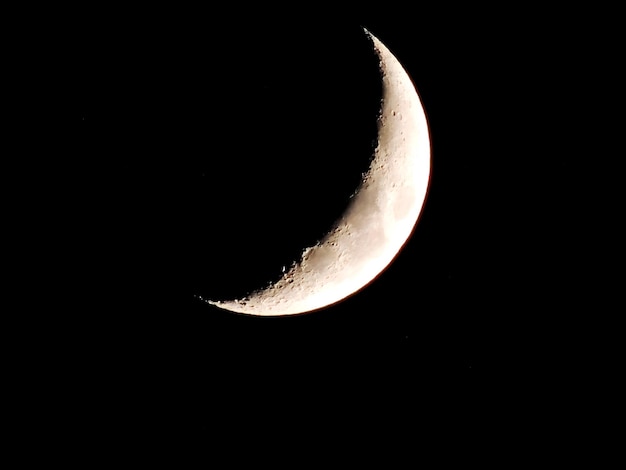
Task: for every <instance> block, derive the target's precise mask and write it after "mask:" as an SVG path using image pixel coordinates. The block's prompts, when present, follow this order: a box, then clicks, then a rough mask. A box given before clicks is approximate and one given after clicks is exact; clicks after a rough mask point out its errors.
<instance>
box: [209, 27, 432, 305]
mask: <svg viewBox="0 0 626 470" xmlns="http://www.w3.org/2000/svg"><path fill="white" fill-rule="evenodd" d="M364 31H365V34H366V35H367V37H368V38H369V40H370V41H371V43H372V45H373V49H374V51H375V53H376V55H377V57H378V59H379V67H380V72H381V77H382V100H381V108H380V112H379V116H378V138H377V143H376V148H375V150H374V155H373V158H372V160H371V163H370V166H369V169H368V170H367V171H366V172H365V173H364V174H363V177H362V179H361V181H360V184H359V186H358V188H356V190H355V192H354V194H353V195H352V197H351V198H350V201H349V204H348V206H347V208H346V210H345V212H344V213H343V215H342V216H341V217H339V219H338V220H337V221H336V222H335V223H334V225H333V226H332V227H330V228H329V231H328V232H327V234H326V235H325V236H324V237H323V238H322V239H321V240H320V241H318V242H317V243H316V244H315V245H314V246H310V247H307V248H305V249H304V250H303V253H302V255H301V258H300V260H299V261H297V262H294V263H293V265H292V266H291V267H290V268H289V269H285V270H284V272H283V275H282V277H281V278H280V279H279V280H278V281H277V282H275V283H272V284H270V285H268V286H267V287H265V288H262V289H259V290H257V291H254V292H252V293H250V294H249V295H247V296H246V297H244V298H240V299H232V300H208V299H202V300H205V301H206V302H208V303H209V304H211V305H214V306H216V307H219V308H222V309H226V310H230V311H232V312H237V313H243V314H250V315H264V316H280V315H295V314H303V313H307V312H312V311H315V310H319V309H322V308H325V307H328V306H330V305H333V304H336V303H338V302H340V301H342V300H344V299H346V298H347V297H349V296H351V295H353V294H355V293H356V292H358V291H360V290H361V289H362V288H363V287H365V286H366V285H368V284H369V283H371V282H372V281H373V280H374V279H375V278H376V277H377V276H379V275H380V274H381V273H382V272H383V271H384V270H385V269H386V268H387V267H388V266H389V265H390V264H391V262H392V261H393V260H394V259H395V257H396V256H397V255H398V253H399V252H400V251H401V249H402V248H403V246H404V245H405V244H406V242H407V240H408V239H409V238H410V236H411V234H412V232H413V230H414V228H415V226H416V224H417V221H418V219H419V216H420V213H421V211H422V207H423V205H424V201H425V199H426V194H427V190H428V184H429V178H430V137H429V131H428V123H427V120H426V115H425V113H424V109H423V106H422V103H421V101H420V98H419V95H418V93H417V91H416V89H415V87H414V85H413V83H412V81H411V79H410V77H409V75H408V74H407V72H406V71H405V69H404V68H403V67H402V65H401V64H400V62H399V61H398V59H396V57H395V56H394V55H393V54H392V53H391V52H390V51H389V49H388V48H387V47H386V46H385V45H384V44H383V43H382V42H381V41H380V40H379V39H378V38H376V37H375V36H374V35H373V34H371V33H370V32H369V31H367V30H366V29H365V30H364Z"/></svg>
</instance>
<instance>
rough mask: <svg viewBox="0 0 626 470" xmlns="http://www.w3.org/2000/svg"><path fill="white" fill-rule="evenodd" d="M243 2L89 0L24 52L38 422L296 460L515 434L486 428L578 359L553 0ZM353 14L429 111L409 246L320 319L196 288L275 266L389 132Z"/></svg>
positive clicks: (125, 439)
mask: <svg viewBox="0 0 626 470" xmlns="http://www.w3.org/2000/svg"><path fill="white" fill-rule="evenodd" d="M247 8H248V7H246V9H247ZM253 10H254V11H251V10H246V15H245V16H244V15H242V14H241V12H238V11H236V12H230V13H226V12H220V13H217V12H216V11H204V10H202V11H200V10H198V11H192V10H183V9H182V8H181V11H178V10H177V11H171V10H168V11H155V10H151V11H146V10H141V11H128V10H120V11H116V10H108V11H104V10H99V11H89V12H87V11H85V12H83V16H82V18H80V19H78V20H77V21H76V23H73V24H72V27H71V28H61V27H58V28H54V27H53V30H54V31H53V34H52V35H51V36H49V39H50V40H49V41H41V42H39V43H38V44H37V47H36V48H35V50H36V51H37V52H38V54H37V55H36V57H35V58H33V59H31V61H32V62H34V63H35V64H36V66H35V68H36V69H37V71H36V73H33V74H32V75H29V76H28V77H27V78H28V81H27V87H30V90H31V94H29V95H28V96H31V97H32V96H35V98H33V101H34V102H35V103H34V104H33V106H32V107H29V106H30V104H26V101H25V104H24V106H23V111H24V114H25V115H27V117H28V120H29V122H32V128H31V132H30V134H31V137H30V138H29V139H27V140H26V142H27V144H26V146H25V149H24V150H23V154H24V156H23V157H20V159H19V166H20V169H21V173H20V174H21V175H22V176H23V179H24V181H25V182H26V183H27V185H26V186H22V189H21V191H20V192H19V193H16V194H18V196H13V197H16V198H17V200H19V201H20V202H26V203H27V206H28V208H29V209H28V211H23V212H21V211H19V210H18V211H16V212H17V214H18V218H19V219H20V222H21V223H20V224H18V225H17V227H18V228H19V230H20V235H19V238H20V242H21V245H26V248H24V249H23V250H20V251H19V252H18V253H17V254H18V257H20V260H21V261H20V265H21V270H22V271H23V274H22V271H19V273H18V276H17V277H20V276H24V277H26V276H28V277H29V278H30V277H31V276H32V275H33V272H34V278H35V280H34V281H35V282H33V284H32V285H37V286H38V287H37V288H32V289H27V290H26V291H25V292H24V293H23V294H22V298H23V299H24V302H23V304H22V305H23V309H22V310H23V313H22V314H21V316H20V318H22V319H25V320H24V321H21V322H20V324H23V323H25V324H26V326H25V327H22V329H21V330H20V331H22V332H23V335H24V337H25V338H26V341H19V343H20V345H21V346H20V347H19V348H18V349H17V352H16V353H14V354H15V356H16V357H19V358H24V357H26V358H28V359H29V360H30V361H31V362H30V363H31V364H33V366H30V367H29V368H24V369H22V373H23V374H24V375H25V377H27V378H28V379H29V380H33V381H34V382H35V383H37V384H38V385H37V386H33V387H25V389H26V390H25V393H26V394H27V396H28V397H31V398H30V399H31V402H32V403H33V407H35V405H34V404H35V403H36V404H37V406H36V409H37V410H38V411H37V412H36V414H37V416H38V421H37V422H43V423H47V424H45V426H46V427H45V428H44V429H48V432H57V433H60V434H62V435H63V436H67V439H69V440H71V439H77V440H78V441H79V442H80V445H81V446H83V447H84V448H85V449H88V452H100V450H99V449H101V446H102V445H103V442H104V443H106V444H105V447H106V446H107V445H109V446H111V447H112V448H114V449H117V448H125V447H128V448H135V447H137V446H142V445H144V443H150V442H154V441H158V442H161V441H163V442H167V443H170V444H171V443H172V442H174V441H176V442H182V443H183V444H185V445H190V446H195V445H196V444H202V445H209V446H210V447H211V448H223V447H224V446H226V445H228V444H232V445H233V446H234V443H236V442H237V441H239V440H240V439H242V438H246V441H247V438H250V437H251V438H252V439H251V440H252V441H255V442H256V441H257V439H258V440H259V441H260V442H263V443H266V444H267V442H268V439H269V441H270V442H274V443H275V444H273V445H278V444H277V443H280V446H281V447H291V446H296V447H297V448H299V449H303V450H302V452H304V453H303V454H300V456H299V457H298V458H299V459H301V461H308V459H309V458H312V456H314V455H316V454H318V453H322V454H325V452H326V451H327V450H328V449H333V448H335V447H337V448H346V446H347V442H348V441H352V440H353V439H355V440H356V441H357V442H359V444H357V446H356V447H355V449H360V452H363V449H364V448H368V449H371V451H372V452H373V453H375V448H378V447H379V446H380V445H381V444H382V443H383V441H385V442H387V441H389V442H392V443H393V446H392V447H393V448H395V449H396V450H397V451H398V454H399V455H404V454H405V453H406V454H408V455H409V456H411V455H412V456H413V457H415V454H416V453H418V451H419V449H424V448H429V449H430V450H433V449H435V450H434V452H435V454H436V453H437V452H441V453H442V455H444V454H445V455H448V456H450V457H453V458H456V457H458V456H459V455H470V454H471V452H472V451H471V450H468V449H470V448H472V447H475V446H476V445H477V443H480V442H481V439H485V440H489V442H497V443H498V445H500V446H505V447H506V446H507V445H508V444H509V441H508V437H507V436H506V435H499V432H498V430H499V429H502V428H503V427H506V426H508V425H510V424H511V423H512V422H517V421H518V420H520V419H522V416H524V415H526V418H528V416H529V415H532V412H533V410H534V409H535V405H536V404H540V405H541V406H545V405H546V403H548V404H550V403H552V400H553V399H554V397H553V396H552V395H551V392H550V391H549V390H550V389H549V387H546V386H544V384H545V383H547V382H544V381H543V379H542V380H538V379H537V377H542V378H545V379H546V380H549V379H550V378H552V379H553V378H554V377H555V376H559V375H560V374H562V373H563V372H564V371H567V370H569V369H571V367H572V364H574V363H577V364H580V360H581V358H582V357H583V356H584V353H582V352H580V350H579V349H576V350H572V349H571V348H568V345H571V342H574V341H576V340H575V339H572V338H569V337H568V335H569V332H570V331H573V330H574V328H575V325H576V323H577V322H579V321H580V320H581V317H580V316H578V315H573V314H572V306H573V305H576V306H577V308H579V309H582V311H583V312H586V311H587V310H586V309H587V308H588V306H589V305H590V303H591V301H592V299H590V298H589V297H588V296H587V294H586V292H585V288H584V287H583V286H582V285H581V284H580V282H579V281H578V280H577V277H576V275H575V274H574V272H575V269H576V268H578V267H579V263H581V260H580V258H578V260H577V261H576V262H575V261H573V259H572V257H571V256H570V255H571V249H572V245H573V244H574V240H573V239H572V236H571V233H570V231H569V229H570V228H571V227H572V226H574V223H575V216H576V215H577V214H578V213H579V212H580V210H581V207H583V208H584V207H585V201H586V199H585V196H584V195H580V194H579V192H578V190H577V189H576V188H577V187H576V182H575V181H574V180H572V178H571V177H572V175H573V174H574V172H575V171H577V168H576V167H575V165H576V164H575V163H574V162H573V161H572V160H571V159H570V158H569V155H568V154H567V153H564V152H555V151H554V148H553V147H552V146H553V145H554V144H553V143H552V140H543V136H551V137H554V136H555V135H556V133H557V131H556V130H555V127H556V126H554V122H553V120H552V119H551V117H550V116H552V115H554V113H556V111H557V110H558V111H559V112H562V111H563V109H562V106H563V105H564V104H563V102H562V101H560V98H559V95H558V93H553V91H554V90H555V89H556V88H557V84H555V83H553V80H554V79H553V78H552V76H551V75H550V73H548V70H549V68H550V67H551V66H553V65H554V62H553V61H554V60H562V61H566V60H567V57H568V54H571V52H570V51H569V47H568V45H567V43H566V44H565V45H559V46H555V45H554V43H552V42H551V43H548V42H544V41H543V38H544V36H545V35H546V31H548V30H550V27H551V26H550V25H551V23H550V21H549V20H546V19H544V17H543V16H542V15H527V16H528V17H527V18H526V20H525V21H523V18H522V17H521V16H519V15H517V14H516V15H512V14H510V13H507V14H504V13H503V14H502V15H500V16H498V20H497V21H493V20H491V19H489V18H492V16H491V15H486V12H484V11H480V10H477V9H475V8H474V7H465V8H464V9H462V10H456V9H454V10H448V9H446V8H440V9H434V8H432V7H431V8H425V7H419V6H418V7H416V8H415V9H411V10H410V12H409V10H406V12H404V14H401V15H400V16H401V17H402V18H398V15H397V14H393V15H391V14H385V13H384V12H382V13H381V12H373V14H371V15H370V14H368V13H367V12H365V13H363V14H361V13H358V14H352V15H349V16H347V17H341V18H340V17H339V16H337V15H330V14H328V13H327V12H324V11H314V9H313V8H311V11H307V12H306V13H295V12H294V13H284V12H282V10H276V11H272V10H271V9H268V8H266V7H255V8H254V9H253ZM226 11H227V10H226ZM401 13H402V12H401ZM529 25H531V26H529ZM363 26H364V27H366V28H368V29H369V30H370V31H371V32H372V33H373V34H375V35H376V36H377V37H378V38H379V39H380V40H381V41H383V42H384V43H385V44H386V45H387V46H388V47H389V48H390V50H391V51H392V52H393V53H394V54H395V55H396V56H397V58H398V59H399V60H400V62H401V63H402V64H403V65H404V66H405V68H406V69H407V71H408V73H409V75H410V76H411V78H412V79H413V81H414V83H415V84H416V87H417V89H418V91H419V94H420V97H421V99H422V101H423V104H424V108H425V110H426V113H427V117H428V121H429V125H430V131H431V145H432V174H431V182H430V188H429V193H428V197H427V199H426V203H425V206H424V209H423V212H422V214H421V216H420V220H419V223H418V225H417V227H416V229H415V232H414V234H413V236H412V238H411V239H410V240H409V242H408V243H407V245H406V247H405V248H404V250H403V251H402V252H401V253H400V255H399V256H398V258H397V259H396V261H395V262H394V263H393V264H392V265H391V266H390V267H389V268H388V269H387V270H386V271H385V272H384V273H383V274H382V275H381V276H379V278H378V279H376V281H375V282H373V283H372V284H371V285H369V286H368V287H367V288H366V289H364V290H362V291H361V292H359V293H357V294H356V295H354V296H352V297H350V298H349V299H347V300H345V301H344V302H342V303H340V304H338V305H336V306H333V307H331V308H328V309H325V310H322V311H319V312H315V313H312V314H308V315H301V316H296V317H289V318H256V317H249V316H244V315H238V314H233V313H229V312H226V311H222V310H219V309H216V308H213V307H211V306H209V305H207V304H205V303H203V302H201V301H200V300H198V299H197V297H196V296H198V295H202V296H204V297H207V298H217V299H219V298H228V297H231V296H240V295H243V294H245V293H246V292H247V291H248V290H249V289H252V288H255V287H259V286H260V285H263V284H264V283H266V282H267V281H269V280H271V279H273V278H276V276H278V275H279V274H280V269H281V267H282V266H283V265H288V264H289V263H290V262H291V261H293V260H294V259H296V258H297V257H298V255H299V253H300V250H301V249H302V247H304V246H310V245H311V244H312V243H314V242H315V241H316V240H317V239H319V238H320V237H321V236H322V235H323V234H324V230H325V229H326V228H327V227H328V226H329V225H330V224H331V223H332V222H333V221H334V220H335V218H336V217H337V216H338V215H339V214H341V211H342V209H343V207H345V202H346V200H347V198H348V197H349V196H350V194H351V193H352V191H353V190H354V188H355V187H356V184H357V183H358V180H359V177H360V174H361V172H363V171H365V169H366V168H367V163H368V159H369V157H370V156H371V154H372V148H373V147H372V145H373V143H374V142H375V137H376V121H375V118H376V113H377V111H378V106H379V100H380V80H379V76H378V71H377V63H376V58H375V56H374V54H373V53H372V51H371V48H370V46H369V44H368V42H367V40H366V39H365V36H364V35H363V34H362V32H361V27H363ZM529 31H530V33H529ZM529 35H530V36H532V41H531V40H530V39H529ZM546 48H548V49H550V48H554V49H555V53H554V54H552V53H551V52H549V53H546ZM557 50H558V54H557V53H556V52H557ZM555 57H557V59H555ZM564 57H565V58H564ZM33 135H34V136H36V138H33V137H32V136H33ZM557 140H558V139H557ZM31 147H32V148H31ZM31 150H32V151H31ZM31 155H39V157H31ZM24 167H25V168H24ZM40 305H41V307H39V306H40ZM35 306H36V307H35ZM20 337H21V336H20ZM578 346H579V347H580V344H578ZM529 373H530V374H531V375H532V376H533V377H534V379H533V380H532V381H529V380H526V377H528V375H527V374H529ZM41 390H45V394H43V395H42V394H41ZM555 406H556V405H555ZM527 413H528V415H527ZM555 419H556V418H555ZM54 430H56V431H54ZM76 436H79V437H76ZM481 436H482V437H481ZM78 441H77V442H78ZM451 442H452V443H453V444H450V443H451ZM449 445H452V446H453V447H454V452H452V451H450V448H449V447H448V446H449ZM166 447H167V446H166ZM234 447H236V446H234ZM260 447H262V448H263V449H264V452H267V451H268V449H269V452H270V453H271V452H272V450H271V449H272V448H273V447H272V445H269V447H267V445H265V446H260ZM348 447H349V446H348ZM479 447H480V445H479ZM236 452H240V451H236ZM464 452H467V454H464ZM309 456H310V457H309Z"/></svg>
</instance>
